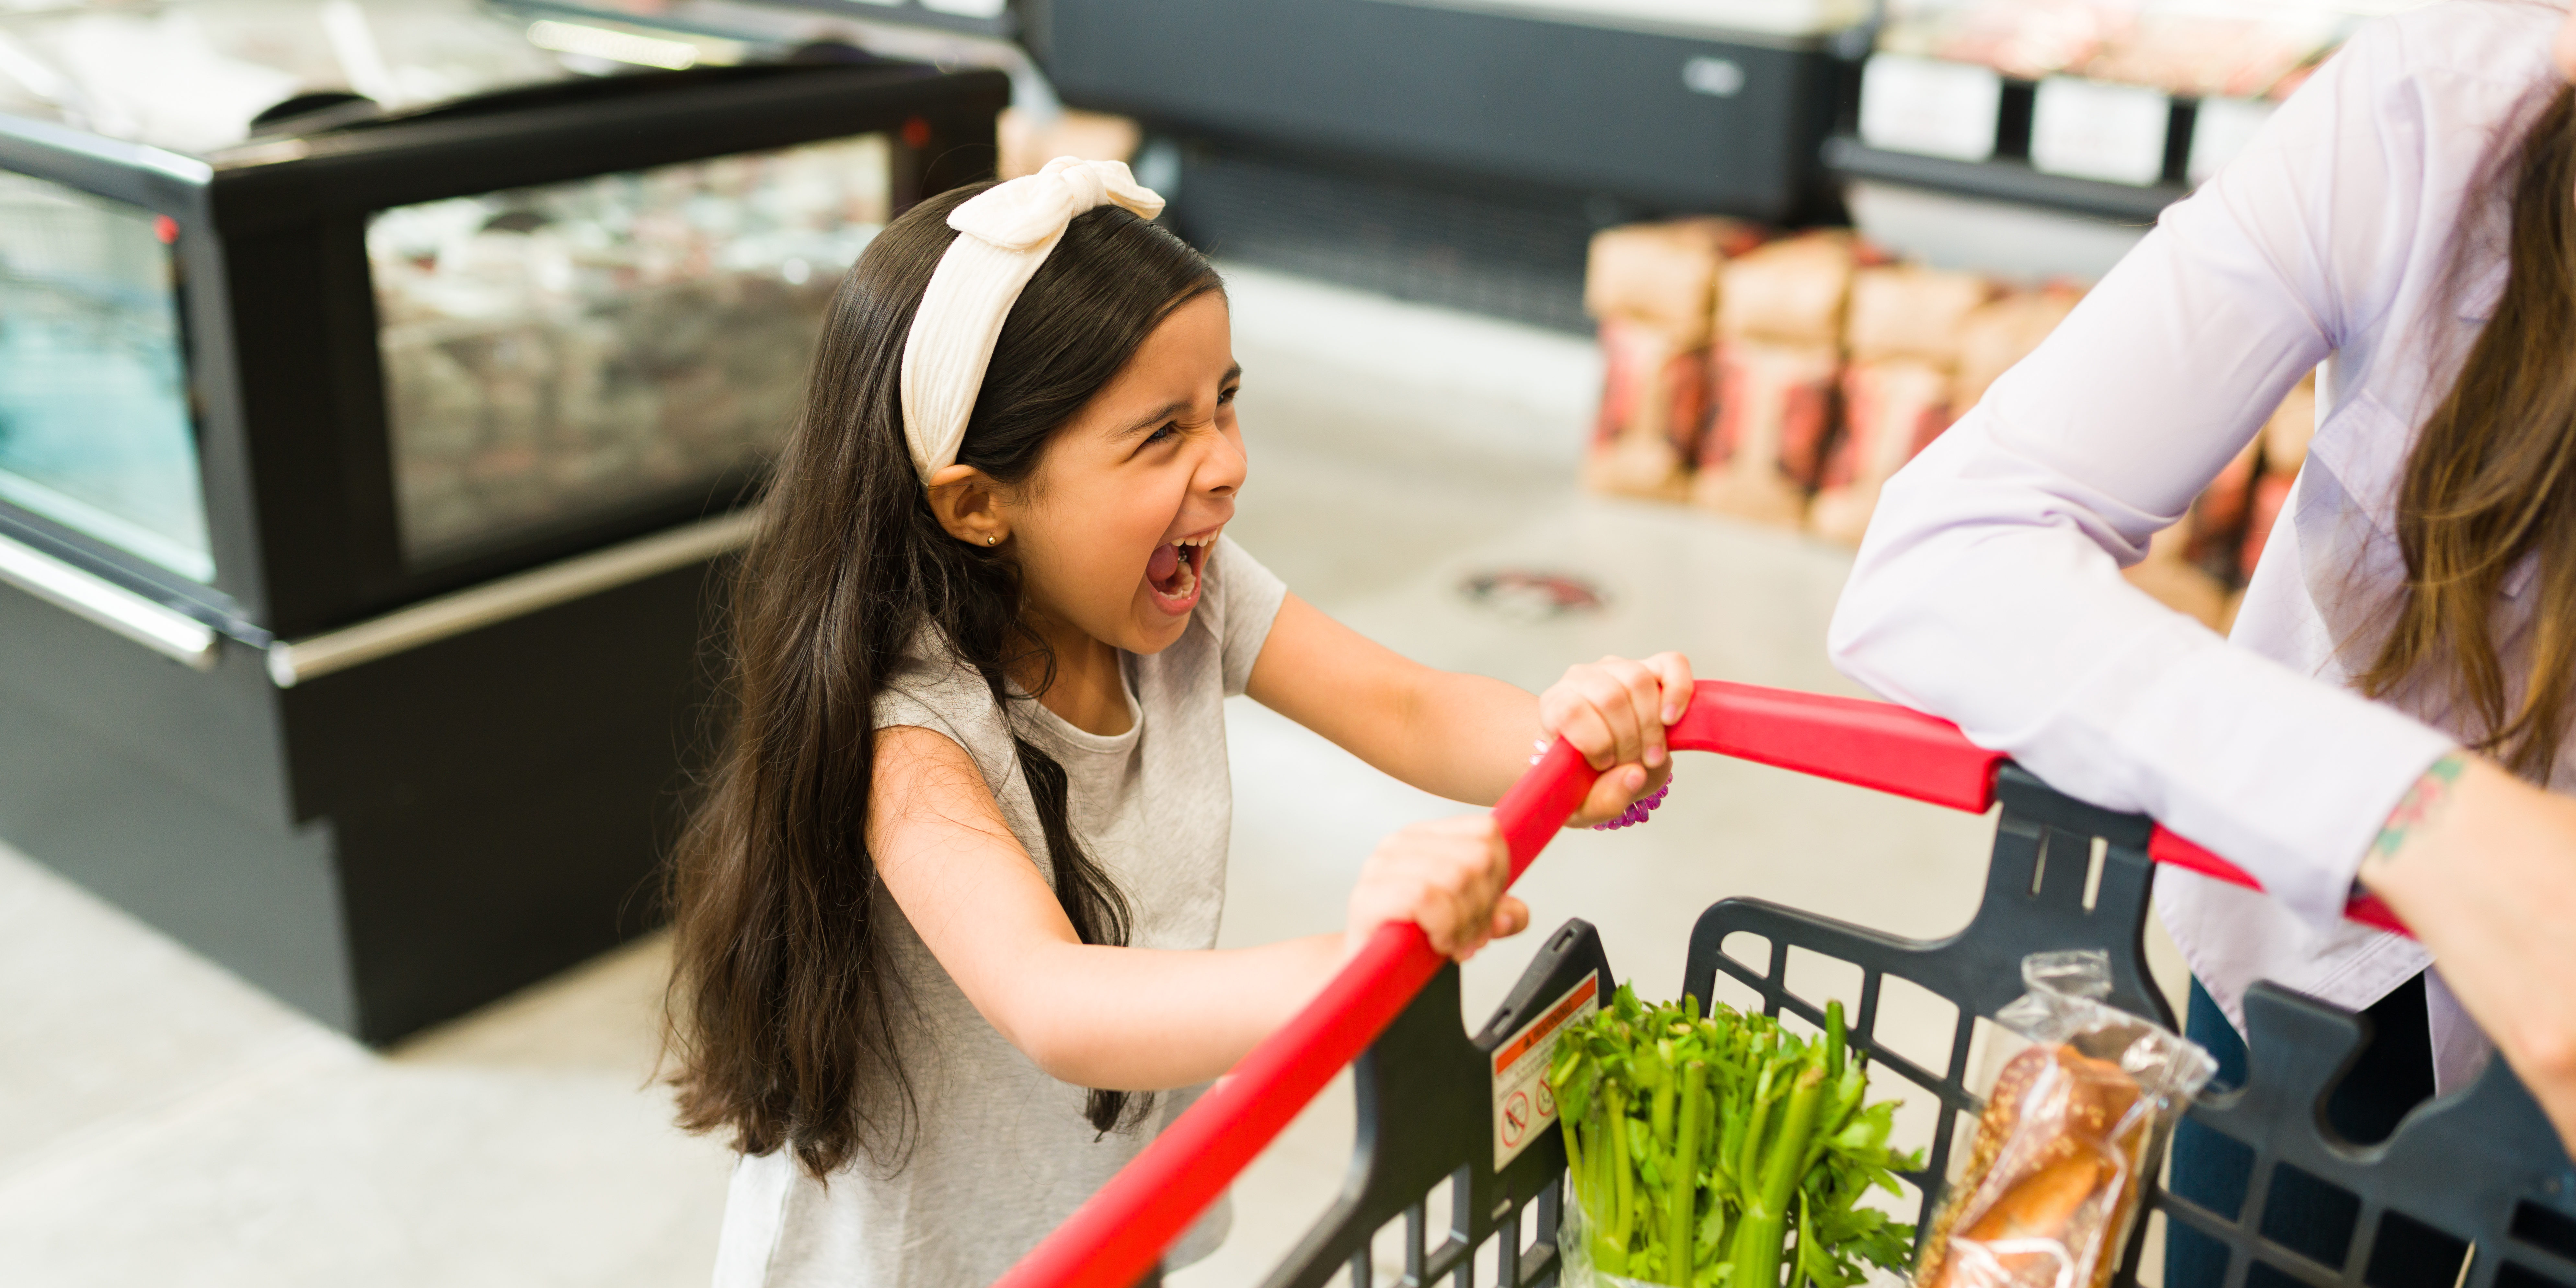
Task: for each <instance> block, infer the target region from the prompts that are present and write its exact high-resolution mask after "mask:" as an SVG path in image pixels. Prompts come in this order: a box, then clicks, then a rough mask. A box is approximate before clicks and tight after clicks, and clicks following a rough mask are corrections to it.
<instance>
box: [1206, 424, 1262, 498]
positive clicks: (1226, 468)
mask: <svg viewBox="0 0 2576 1288" xmlns="http://www.w3.org/2000/svg"><path fill="white" fill-rule="evenodd" d="M1249 465H1250V461H1249V460H1248V459H1247V458H1246V457H1245V455H1244V451H1243V444H1242V443H1240V442H1238V441H1236V440H1235V439H1234V437H1233V436H1232V435H1230V434H1220V435H1217V436H1215V438H1214V440H1213V441H1212V442H1210V444H1209V445H1208V454H1207V457H1206V459H1205V460H1203V461H1201V462H1200V463H1199V486H1200V487H1203V488H1205V489H1207V492H1208V494H1209V495H1210V496H1232V495H1234V492H1235V489H1237V488H1240V487H1242V486H1243V476H1244V473H1245V472H1246V470H1247V469H1248V468H1249Z"/></svg>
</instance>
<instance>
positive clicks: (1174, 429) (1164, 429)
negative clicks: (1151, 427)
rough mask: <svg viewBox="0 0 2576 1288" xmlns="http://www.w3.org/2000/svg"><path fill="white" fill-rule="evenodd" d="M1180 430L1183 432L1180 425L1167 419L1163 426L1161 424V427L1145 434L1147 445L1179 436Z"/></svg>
mask: <svg viewBox="0 0 2576 1288" xmlns="http://www.w3.org/2000/svg"><path fill="white" fill-rule="evenodd" d="M1180 432H1181V427H1180V426H1178V425H1175V424H1173V423H1171V422H1169V421H1165V422H1164V423H1163V424H1162V426H1161V427H1160V428H1158V429H1156V430H1155V431H1154V432H1153V433H1150V434H1147V435H1146V436H1145V445H1146V446H1147V447H1151V446H1153V445H1154V444H1156V443H1159V442H1162V441H1163V440H1165V439H1168V438H1174V437H1177V436H1178V435H1179V434H1180Z"/></svg>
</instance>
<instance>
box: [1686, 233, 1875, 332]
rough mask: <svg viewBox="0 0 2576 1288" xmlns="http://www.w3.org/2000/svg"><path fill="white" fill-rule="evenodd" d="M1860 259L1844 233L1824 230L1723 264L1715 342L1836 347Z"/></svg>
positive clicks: (1851, 240) (1719, 284) (1848, 234)
mask: <svg viewBox="0 0 2576 1288" xmlns="http://www.w3.org/2000/svg"><path fill="white" fill-rule="evenodd" d="M1861 253H1862V252H1861V248H1860V245H1859V243H1858V242H1857V241H1856V240H1855V239H1854V238H1853V237H1852V235H1851V234H1850V233H1848V232H1844V231H1842V230H1840V229H1832V228H1828V229H1819V230H1817V231H1814V232H1808V233H1801V234H1799V235H1798V236H1795V237H1790V238H1785V239H1783V240H1780V241H1775V242H1772V243H1770V244H1769V245H1766V246H1763V247H1761V248H1759V249H1756V250H1752V251H1748V252H1746V253H1745V254H1742V255H1739V256H1736V257H1735V258H1733V259H1730V260H1728V261H1727V262H1726V265H1725V268H1724V271H1723V272H1722V273H1721V274H1720V275H1719V279H1718V286H1717V317H1716V330H1717V336H1718V338H1719V339H1721V340H1728V339H1746V340H1765V341H1770V342H1772V343H1777V344H1822V345H1839V344H1840V343H1842V338H1843V311H1844V308H1845V306H1846V305H1847V304H1848V303H1849V301H1850V298H1851V282H1852V274H1853V273H1854V272H1855V271H1857V269H1858V268H1859V261H1860V256H1861Z"/></svg>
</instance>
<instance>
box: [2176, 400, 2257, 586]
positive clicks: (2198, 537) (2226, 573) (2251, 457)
mask: <svg viewBox="0 0 2576 1288" xmlns="http://www.w3.org/2000/svg"><path fill="white" fill-rule="evenodd" d="M2262 457H2263V439H2262V436H2261V435H2259V434H2258V435H2256V436H2255V437H2254V438H2253V439H2251V440H2250V441H2248V442H2247V443H2246V444H2245V450H2244V451H2241V452H2238V453H2237V454H2236V455H2235V456H2234V457H2233V458H2231V459H2229V461H2228V462H2227V464H2226V466H2225V467H2224V468H2222V469H2220V470H2219V471H2218V477H2216V478H2214V479H2211V480H2210V481H2209V486H2208V487H2205V488H2202V489H2201V490H2200V497H2199V499H2197V500H2195V501H2193V502H2192V503H2191V520H2192V528H2191V550H2190V554H2189V557H2190V559H2191V561H2192V562H2193V563H2194V564H2197V565H2199V566H2200V567H2201V568H2203V569H2205V570H2207V571H2208V572H2209V573H2210V574H2211V575H2212V576H2215V577H2218V578H2220V579H2221V580H2233V579H2234V578H2235V576H2236V550H2237V545H2238V543H2239V542H2241V541H2243V540H2244V539H2245V518H2246V515H2247V514H2249V513H2251V512H2252V509H2253V505H2254V477H2255V475H2256V474H2257V473H2259V472H2260V466H2261V463H2262Z"/></svg>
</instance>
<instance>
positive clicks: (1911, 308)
mask: <svg viewBox="0 0 2576 1288" xmlns="http://www.w3.org/2000/svg"><path fill="white" fill-rule="evenodd" d="M1995 294H1996V288H1995V284H1994V283H1993V282H1992V281H1991V280H1989V279H1987V278H1985V277H1983V276H1981V275H1979V274H1976V273H1960V272H1951V271H1947V270H1944V269H1937V268H1925V267H1923V266H1922V265H1920V264H1885V265H1879V266H1876V267H1871V268H1864V269H1861V270H1860V271H1859V272H1858V273H1857V274H1855V275H1854V276H1853V278H1852V287H1851V309H1850V319H1849V322H1848V324H1847V325H1846V327H1845V329H1844V345H1845V347H1847V348H1849V349H1850V350H1851V356H1852V361H1854V362H1870V361H1874V360H1877V359H1880V358H1919V359H1922V360H1923V361H1925V362H1929V363H1933V364H1935V365H1937V366H1940V367H1943V368H1945V369H1946V368H1951V367H1955V366H1957V365H1958V361H1959V342H1960V338H1961V337H1960V327H1961V326H1962V324H1964V323H1965V322H1966V321H1967V319H1968V316H1969V315H1970V314H1971V313H1974V312H1975V311H1976V309H1977V306H1979V305H1981V304H1984V303H1985V302H1986V301H1988V300H1990V299H1993V298H1994V297H1995Z"/></svg>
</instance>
